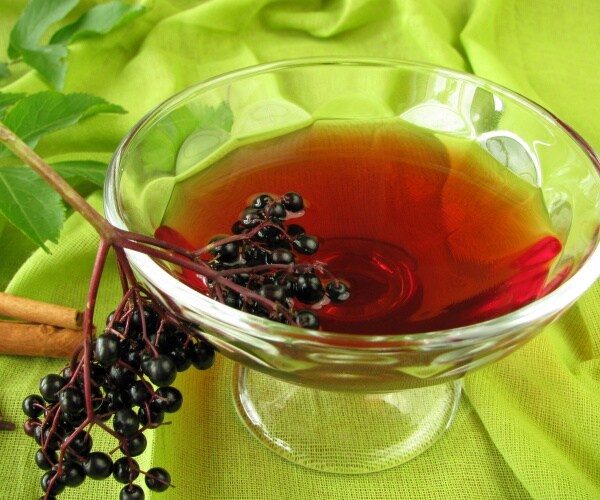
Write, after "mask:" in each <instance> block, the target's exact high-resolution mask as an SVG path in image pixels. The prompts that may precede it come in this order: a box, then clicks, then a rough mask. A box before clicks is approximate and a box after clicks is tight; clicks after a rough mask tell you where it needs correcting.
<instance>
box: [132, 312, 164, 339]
mask: <svg viewBox="0 0 600 500" xmlns="http://www.w3.org/2000/svg"><path fill="white" fill-rule="evenodd" d="M142 315H143V318H144V323H145V325H146V332H151V331H153V330H156V329H157V328H158V324H159V322H160V318H159V317H158V315H157V314H156V312H155V311H154V310H153V309H150V308H146V307H144V308H142V313H141V314H140V310H139V308H138V307H136V308H135V309H134V310H133V312H132V313H131V326H132V327H133V329H134V331H135V332H136V333H138V334H140V335H141V334H142V331H143V329H142Z"/></svg>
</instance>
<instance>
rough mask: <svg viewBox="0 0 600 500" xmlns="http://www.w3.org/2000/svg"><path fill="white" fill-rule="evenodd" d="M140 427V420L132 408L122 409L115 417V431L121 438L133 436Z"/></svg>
mask: <svg viewBox="0 0 600 500" xmlns="http://www.w3.org/2000/svg"><path fill="white" fill-rule="evenodd" d="M139 426H140V419H139V418H138V416H137V415H136V413H135V412H134V411H133V410H132V409H131V408H122V409H120V410H118V411H117V412H116V413H115V414H114V416H113V429H114V430H115V432H116V433H117V434H119V435H121V436H124V437H126V438H129V437H131V436H133V435H134V434H135V433H136V432H137V430H138V428H139Z"/></svg>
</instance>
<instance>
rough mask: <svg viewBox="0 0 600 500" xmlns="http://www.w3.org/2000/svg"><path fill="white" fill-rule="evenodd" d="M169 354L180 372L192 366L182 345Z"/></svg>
mask: <svg viewBox="0 0 600 500" xmlns="http://www.w3.org/2000/svg"><path fill="white" fill-rule="evenodd" d="M225 303H227V301H225ZM228 305H229V304H228ZM167 354H168V355H169V357H170V358H171V359H172V360H173V363H175V368H176V369H177V371H178V372H183V371H185V370H187V369H188V368H189V367H190V366H192V360H191V359H189V357H188V355H187V349H186V348H185V347H184V346H182V345H178V346H175V347H173V348H172V349H171V350H170V351H169V352H168V353H167Z"/></svg>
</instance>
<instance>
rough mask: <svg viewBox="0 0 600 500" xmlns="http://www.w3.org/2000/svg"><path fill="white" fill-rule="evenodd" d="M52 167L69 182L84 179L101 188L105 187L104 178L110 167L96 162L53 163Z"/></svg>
mask: <svg viewBox="0 0 600 500" xmlns="http://www.w3.org/2000/svg"><path fill="white" fill-rule="evenodd" d="M50 166H51V167H52V168H53V169H54V170H56V171H57V172H58V173H59V174H60V176H61V177H62V178H64V179H65V180H67V181H69V182H71V181H73V180H76V179H83V180H86V181H88V182H91V183H92V184H94V185H96V186H99V187H102V186H103V185H104V177H105V176H106V169H107V167H108V165H107V164H106V163H103V162H101V161H94V160H69V161H60V162H56V163H51V164H50Z"/></svg>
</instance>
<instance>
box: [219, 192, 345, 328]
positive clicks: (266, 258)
mask: <svg viewBox="0 0 600 500" xmlns="http://www.w3.org/2000/svg"><path fill="white" fill-rule="evenodd" d="M303 211H304V200H303V198H302V197H301V196H300V195H299V194H298V193H295V192H289V193H285V194H284V195H283V196H281V197H280V198H277V197H275V196H272V195H270V194H261V195H259V196H257V197H256V198H254V200H252V202H251V203H250V205H249V206H247V207H246V208H245V209H244V210H243V212H242V214H241V216H240V218H239V219H238V220H237V221H235V222H234V223H233V225H232V227H231V231H232V233H233V236H230V237H223V236H219V237H216V238H214V239H213V240H214V242H215V243H214V244H212V245H209V247H207V248H208V253H209V258H208V263H209V265H210V266H211V267H212V268H213V269H215V270H217V271H219V272H220V273H221V275H222V276H224V277H226V278H227V279H229V280H231V281H232V282H234V283H235V284H237V285H240V286H242V287H244V289H245V290H251V291H254V292H257V293H258V294H259V295H260V296H261V297H264V298H265V299H267V301H268V302H266V301H260V300H256V298H252V297H248V294H247V293H244V292H245V290H244V291H242V292H240V291H238V290H235V289H234V288H227V287H226V289H221V288H219V289H218V291H217V290H216V289H215V288H214V286H213V289H212V296H213V297H214V298H217V299H219V300H221V301H222V302H223V303H225V304H227V305H228V306H231V307H234V308H236V309H240V310H242V311H244V312H248V313H250V314H253V315H257V316H264V317H268V318H270V319H272V320H275V321H280V322H284V323H292V322H293V323H296V324H297V325H299V326H301V327H303V328H309V329H318V328H319V326H320V321H319V317H318V315H317V313H316V309H317V307H316V306H317V305H319V304H323V303H324V302H326V301H331V302H335V303H339V302H343V301H345V300H346V299H348V297H349V296H350V292H349V289H348V287H347V285H346V284H345V283H343V282H342V281H339V280H338V279H336V278H334V277H333V276H331V275H330V274H329V273H328V272H327V270H326V268H325V266H324V265H323V264H322V263H318V262H317V263H315V262H311V261H309V260H308V259H307V257H308V256H313V255H314V254H315V253H316V252H317V251H318V249H319V241H318V239H317V238H316V237H315V236H312V235H310V234H307V233H306V231H305V229H304V228H303V227H302V226H301V225H299V224H296V223H293V222H292V223H290V221H293V220H294V219H296V218H297V217H299V216H301V215H302V213H303ZM273 304H275V307H272V305H273Z"/></svg>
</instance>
